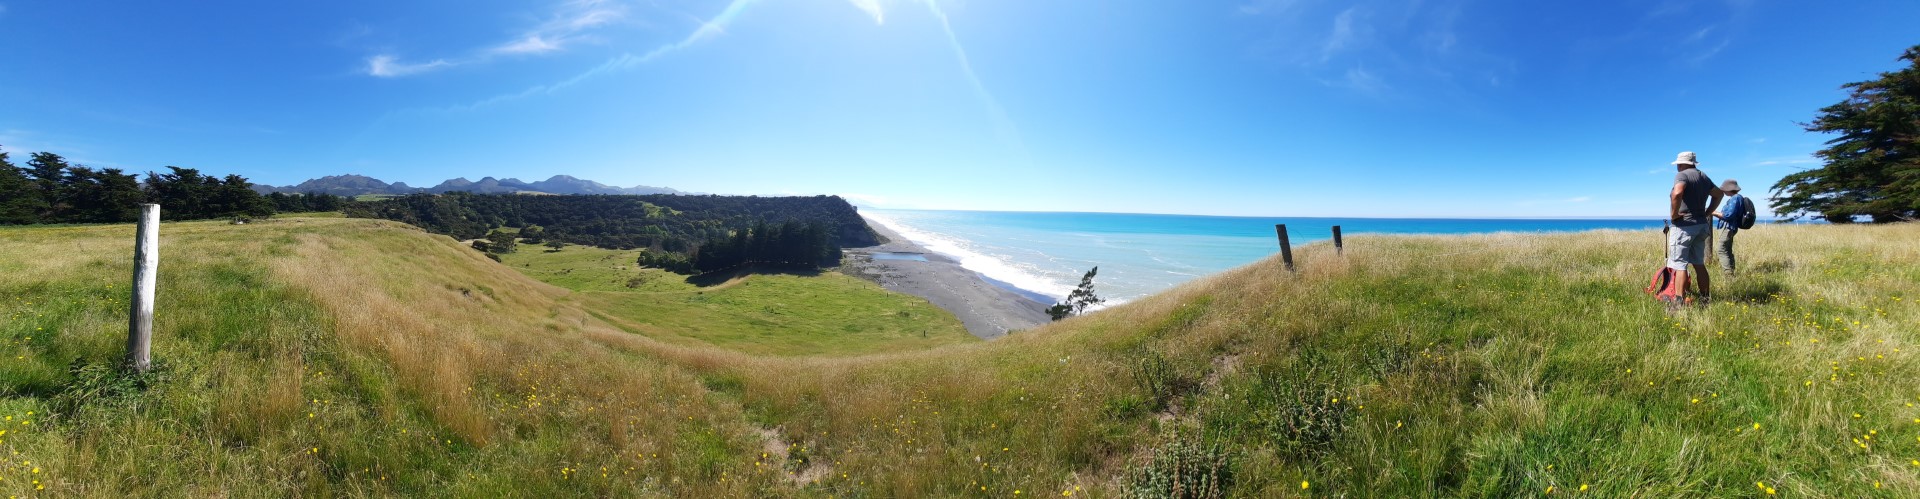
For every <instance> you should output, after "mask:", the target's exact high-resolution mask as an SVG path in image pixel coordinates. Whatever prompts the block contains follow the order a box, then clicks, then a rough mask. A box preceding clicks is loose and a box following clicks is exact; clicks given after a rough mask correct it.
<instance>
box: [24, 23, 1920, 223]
mask: <svg viewBox="0 0 1920 499" xmlns="http://www.w3.org/2000/svg"><path fill="white" fill-rule="evenodd" d="M1913 19H1920V3H1916V2H1911V1H1904V0H1902V1H1863V2H1790V1H1772V2H1769V1H1759V0H1743V1H1705V2H1674V1H1617V2H1535V1H1452V0H1427V1H1411V2H1388V1H1364V0H1363V1H1354V2H1335V1H1316V0H1241V1H1160V2H1154V1H1076V0H1005V1H988V0H966V1H951V0H949V1H940V0H758V1H754V0H733V1H725V0H700V1H695V0H653V1H621V0H574V1H553V0H534V1H497V0H461V1H451V0H431V1H411V2H363V1H336V2H294V3H288V2H240V1H196V2H108V3H101V2H23V1H19V0H0V146H4V147H5V149H6V150H8V151H11V152H13V154H14V156H15V157H16V158H20V157H22V156H24V155H25V152H29V151H51V152H56V153H60V154H62V155H65V156H68V157H69V158H71V159H74V160H76V161H78V162H81V163H85V164H89V165H92V166H96V167H113V168H123V169H127V170H130V171H147V170H157V169H160V168H161V167H163V166H165V165H180V166H187V167H194V168H200V169H202V170H207V171H212V172H220V173H239V174H242V175H245V176H247V177H249V178H251V179H253V180H254V181H256V182H261V183H269V184H276V185H285V184H291V183H296V182H299V181H302V180H305V179H308V178H312V177H318V176H323V175H332V174H344V173H358V174H364V175H370V176H373V177H376V178H380V179H382V180H386V181H389V182H391V181H405V182H407V183H409V184H412V185H415V186H426V185H432V184H434V183H437V182H439V181H441V180H445V179H447V178H452V177H458V176H465V177H468V178H472V179H478V178H480V177H482V176H496V177H518V178H521V179H524V180H538V179H544V178H546V177H548V176H551V175H554V174H570V175H574V176H578V177H582V178H588V179H593V180H599V181H601V182H606V183H610V184H618V185H635V184H645V185H654V186H667V187H673V188H677V189H682V190H689V191H699V192H713V193H730V194H763V195H778V194H818V193H828V194H840V195H845V196H848V197H849V198H851V199H855V200H857V202H860V203H863V204H867V205H870V206H877V207H896V208H932V209H983V210H1028V211H1109V212H1152V213H1185V214H1213V215H1273V216H1420V217H1430V216H1495V217H1552V216H1645V217H1658V216H1660V215H1661V214H1662V213H1663V212H1664V210H1665V207H1666V204H1665V199H1664V196H1665V193H1666V191H1667V188H1668V185H1669V182H1670V181H1671V177H1672V167H1671V166H1669V165H1668V162H1669V161H1671V160H1672V159H1673V156H1674V154H1675V153H1677V152H1679V151H1682V150H1693V151H1696V152H1698V153H1699V155H1700V158H1701V162H1702V168H1703V169H1704V170H1705V171H1706V172H1707V173H1708V174H1709V175H1710V176H1712V177H1714V178H1715V179H1716V180H1718V179H1723V178H1728V177H1731V178H1737V179H1739V180H1740V181H1741V183H1742V184H1743V185H1745V186H1747V188H1748V189H1747V191H1748V192H1747V193H1748V194H1750V195H1751V194H1761V195H1764V191H1765V187H1767V186H1769V185H1771V184H1772V183H1773V182H1774V181H1775V180H1777V179H1779V178H1780V177H1781V176H1782V175H1785V174H1786V173H1788V172H1791V171H1794V169H1795V168H1806V167H1809V166H1814V160H1813V159H1812V158H1811V156H1810V155H1809V153H1811V152H1812V151H1815V150H1817V149H1819V148H1820V147H1821V143H1822V142H1823V141H1824V140H1825V138H1823V137H1821V136H1818V135H1812V134H1807V133H1804V132H1802V131H1801V130H1800V127H1799V126H1798V125H1797V122H1804V121H1808V120H1810V119H1811V118H1812V117H1813V113H1814V111H1815V110H1817V109H1818V108H1820V107H1821V106H1825V105H1828V104H1831V103H1834V102H1837V101H1839V100H1840V99H1841V98H1842V97H1843V95H1844V94H1843V93H1842V92H1841V91H1840V89H1839V86H1840V85H1841V84H1843V83H1846V82H1851V81H1858V80H1863V79H1869V78H1872V77H1873V76H1874V75H1875V74H1877V73H1878V72H1881V71H1888V70H1892V69H1895V68H1896V67H1897V66H1896V63H1895V60H1894V58H1895V57H1897V56H1898V55H1899V54H1900V53H1901V51H1902V50H1904V49H1905V48H1906V47H1908V46H1911V45H1913V44H1915V43H1920V23H1914V22H1912V20H1913Z"/></svg>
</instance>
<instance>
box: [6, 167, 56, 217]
mask: <svg viewBox="0 0 1920 499" xmlns="http://www.w3.org/2000/svg"><path fill="white" fill-rule="evenodd" d="M46 210H47V198H46V195H45V194H44V193H42V192H41V190H40V185H39V184H37V183H35V182H34V181H33V179H30V178H27V172H26V171H25V170H21V169H20V167H17V166H14V164H13V162H12V161H11V160H8V159H7V152H6V151H0V225H6V224H30V223H38V222H39V221H40V214H41V213H42V212H45V211H46Z"/></svg>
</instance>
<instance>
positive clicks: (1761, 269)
mask: <svg viewBox="0 0 1920 499" xmlns="http://www.w3.org/2000/svg"><path fill="white" fill-rule="evenodd" d="M1791 268H1793V262H1792V261H1788V260H1767V261H1763V262H1760V263H1756V264H1754V265H1753V267H1751V268H1748V269H1747V272H1751V273H1755V274H1772V273H1775V272H1779V271H1782V270H1787V269H1791Z"/></svg>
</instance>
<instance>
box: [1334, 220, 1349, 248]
mask: <svg viewBox="0 0 1920 499" xmlns="http://www.w3.org/2000/svg"><path fill="white" fill-rule="evenodd" d="M1333 254H1335V255H1345V254H1347V250H1346V247H1345V246H1343V245H1341V243H1340V226H1338V225H1335V226H1333Z"/></svg>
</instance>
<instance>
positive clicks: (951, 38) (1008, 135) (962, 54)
mask: <svg viewBox="0 0 1920 499" xmlns="http://www.w3.org/2000/svg"><path fill="white" fill-rule="evenodd" d="M923 1H924V3H926V4H927V8H928V9H929V10H931V11H932V12H933V17H934V18H935V19H939V20H940V30H941V31H943V32H945V33H946V35H947V46H948V47H949V48H952V49H953V56H954V58H955V59H957V60H958V61H959V63H960V70H961V72H964V73H966V75H967V83H968V84H971V85H972V86H973V93H974V95H975V96H976V97H978V98H979V99H980V103H981V104H982V105H985V106H986V107H987V113H988V114H991V115H992V117H993V123H994V132H995V133H996V134H998V135H999V136H1000V139H1001V140H1003V141H1006V142H1007V143H1008V144H1009V145H1012V146H1013V147H1014V148H1016V149H1018V150H1020V151H1022V154H1024V153H1025V151H1026V145H1025V144H1023V143H1022V142H1021V140H1020V130H1019V128H1018V127H1016V126H1014V124H1013V119H1012V118H1009V117H1007V110H1006V108H1003V107H1000V99H996V98H994V96H993V92H990V91H988V90H987V86H986V84H983V83H980V75H979V74H978V73H975V72H974V71H973V61H972V60H971V59H968V58H967V49H966V47H963V46H961V45H960V36H959V35H956V34H954V33H953V23H952V22H950V21H949V20H948V19H947V12H946V11H945V10H941V8H940V4H939V2H936V1H935V0H923Z"/></svg>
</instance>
